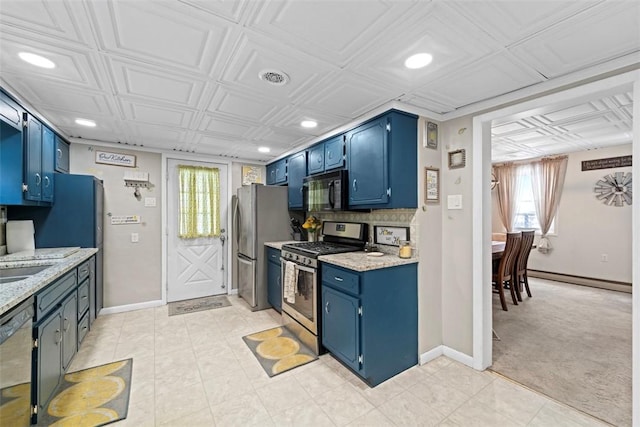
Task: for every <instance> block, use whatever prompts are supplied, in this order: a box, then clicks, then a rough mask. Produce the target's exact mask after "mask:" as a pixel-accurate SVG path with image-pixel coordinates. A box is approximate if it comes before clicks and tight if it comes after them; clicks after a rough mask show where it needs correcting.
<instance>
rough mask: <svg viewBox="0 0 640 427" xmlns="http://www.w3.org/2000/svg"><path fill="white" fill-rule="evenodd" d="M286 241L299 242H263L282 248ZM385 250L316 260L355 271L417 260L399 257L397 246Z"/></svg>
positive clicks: (416, 258) (415, 258)
mask: <svg viewBox="0 0 640 427" xmlns="http://www.w3.org/2000/svg"><path fill="white" fill-rule="evenodd" d="M287 243H299V242H296V241H293V240H288V241H284V242H265V244H264V245H265V246H269V247H270V248H275V249H282V245H285V244H287ZM380 250H385V251H386V252H385V253H384V255H382V256H378V257H375V256H369V255H368V252H364V251H359V252H347V253H341V254H334V255H321V256H319V257H318V261H321V262H326V263H327V264H334V265H337V266H340V267H344V268H348V269H350V270H355V271H368V270H377V269H379V268H387V267H395V266H396V265H404V264H413V263H416V262H418V261H419V258H418V257H415V256H414V257H411V258H400V257H398V255H397V248H384V249H383V248H381V249H380Z"/></svg>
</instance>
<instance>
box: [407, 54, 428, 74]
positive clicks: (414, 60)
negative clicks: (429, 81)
mask: <svg viewBox="0 0 640 427" xmlns="http://www.w3.org/2000/svg"><path fill="white" fill-rule="evenodd" d="M432 60H433V56H431V55H430V54H428V53H416V54H415V55H411V56H410V57H408V58H407V60H406V61H404V66H405V67H407V68H410V69H412V70H415V69H417V68H422V67H426V66H427V65H429V64H431V61H432Z"/></svg>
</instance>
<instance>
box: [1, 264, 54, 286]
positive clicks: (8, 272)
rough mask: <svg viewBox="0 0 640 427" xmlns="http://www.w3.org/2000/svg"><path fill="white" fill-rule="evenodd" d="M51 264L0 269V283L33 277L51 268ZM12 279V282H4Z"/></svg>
mask: <svg viewBox="0 0 640 427" xmlns="http://www.w3.org/2000/svg"><path fill="white" fill-rule="evenodd" d="M52 265H53V264H46V265H34V266H30V267H12V268H0V283H6V282H13V281H15V280H22V279H24V278H26V277H29V276H33V275H34V274H38V273H40V272H41V271H42V270H45V269H47V268H49V267H51V266H52ZM6 279H14V280H6Z"/></svg>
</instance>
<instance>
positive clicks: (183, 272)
mask: <svg viewBox="0 0 640 427" xmlns="http://www.w3.org/2000/svg"><path fill="white" fill-rule="evenodd" d="M178 165H193V166H205V167H215V168H218V169H220V198H219V200H220V224H221V237H215V238H196V239H182V238H180V237H178V230H179V227H178V223H179V222H178V219H179V215H178V209H179V203H178V195H179V187H178V186H179V177H178ZM167 173H168V181H167V199H168V200H167V201H168V203H167V234H168V236H167V301H168V302H173V301H182V300H185V299H192V298H200V297H205V296H211V295H219V294H226V293H227V289H228V286H227V283H226V281H227V276H228V275H227V274H225V262H226V256H225V252H226V250H225V245H224V244H225V238H226V235H227V233H226V230H225V228H226V224H227V214H228V206H227V165H225V164H220V163H207V162H196V161H191V160H177V159H167Z"/></svg>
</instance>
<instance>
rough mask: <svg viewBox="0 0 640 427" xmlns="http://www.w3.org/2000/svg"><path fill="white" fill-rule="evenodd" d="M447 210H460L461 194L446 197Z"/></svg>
mask: <svg viewBox="0 0 640 427" xmlns="http://www.w3.org/2000/svg"><path fill="white" fill-rule="evenodd" d="M447 209H450V210H451V209H462V194H452V195H449V196H447Z"/></svg>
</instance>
